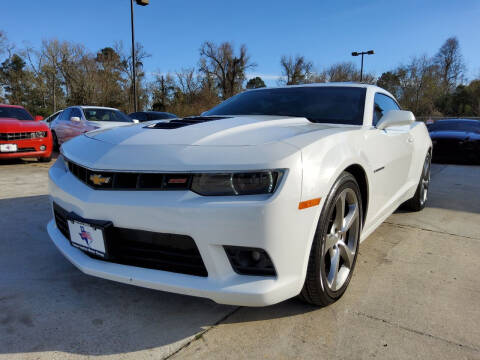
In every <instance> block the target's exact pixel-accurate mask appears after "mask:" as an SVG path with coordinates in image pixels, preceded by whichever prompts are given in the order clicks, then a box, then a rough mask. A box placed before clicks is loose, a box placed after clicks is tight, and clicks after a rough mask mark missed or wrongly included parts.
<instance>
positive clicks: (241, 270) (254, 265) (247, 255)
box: [224, 246, 276, 276]
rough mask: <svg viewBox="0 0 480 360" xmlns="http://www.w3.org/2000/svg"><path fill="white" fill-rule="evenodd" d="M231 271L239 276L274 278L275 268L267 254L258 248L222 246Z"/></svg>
mask: <svg viewBox="0 0 480 360" xmlns="http://www.w3.org/2000/svg"><path fill="white" fill-rule="evenodd" d="M224 249H225V252H226V253H227V256H228V259H229V260H230V264H231V265H232V268H233V270H234V271H235V272H236V273H238V274H241V275H260V276H275V275H276V272H275V268H274V267H273V263H272V260H271V259H270V256H268V254H267V252H266V251H265V250H263V249H259V248H250V247H243V246H224Z"/></svg>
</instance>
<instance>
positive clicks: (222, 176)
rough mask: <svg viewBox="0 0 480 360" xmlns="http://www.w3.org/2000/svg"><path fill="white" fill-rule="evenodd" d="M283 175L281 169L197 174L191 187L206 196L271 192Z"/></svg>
mask: <svg viewBox="0 0 480 360" xmlns="http://www.w3.org/2000/svg"><path fill="white" fill-rule="evenodd" d="M282 175H283V171H281V170H265V171H256V172H238V173H237V172H233V173H216V174H215V173H213V174H210V173H205V174H195V175H193V180H192V186H191V189H192V191H193V192H196V193H197V194H200V195H206V196H222V195H224V196H230V195H258V194H271V193H273V192H274V191H275V189H276V187H277V184H278V183H279V182H280V179H281V177H282Z"/></svg>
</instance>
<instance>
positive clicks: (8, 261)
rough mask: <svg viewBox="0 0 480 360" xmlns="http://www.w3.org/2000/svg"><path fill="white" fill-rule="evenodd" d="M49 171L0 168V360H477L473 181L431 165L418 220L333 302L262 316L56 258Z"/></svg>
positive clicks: (394, 227)
mask: <svg viewBox="0 0 480 360" xmlns="http://www.w3.org/2000/svg"><path fill="white" fill-rule="evenodd" d="M50 165H51V164H38V163H36V162H35V161H28V162H27V161H24V162H22V161H19V162H8V163H1V164H0V239H1V240H0V359H80V358H90V357H95V358H97V357H101V358H122V359H166V358H172V359H183V358H187V359H191V358H193V359H230V358H232V359H237V358H238V359H260V358H261V359H332V358H339V359H346V358H349V359H364V358H379V359H480V305H479V304H480V301H479V297H480V277H479V272H480V271H479V270H480V266H479V261H480V167H478V166H477V167H475V166H454V165H434V166H433V169H432V171H433V177H432V183H431V188H430V202H429V204H428V208H426V209H425V210H423V211H422V212H420V213H405V212H401V211H398V212H396V213H395V214H394V215H392V216H391V217H390V218H389V219H388V220H387V221H386V222H385V223H384V224H383V225H382V226H381V227H380V228H379V229H378V230H377V231H375V232H374V233H373V234H372V235H371V236H370V237H369V238H368V239H367V240H366V241H364V242H363V243H362V245H361V247H360V255H359V259H358V263H357V267H356V270H355V274H354V277H353V280H352V282H351V284H350V287H349V289H348V291H347V293H346V294H345V296H344V297H343V298H342V299H340V301H339V302H337V303H335V304H333V305H332V306H329V307H326V308H322V309H317V308H314V307H311V306H308V305H305V304H303V303H301V302H299V301H298V300H296V299H292V300H288V301H285V302H283V303H281V304H278V305H275V306H270V307H266V308H244V307H232V306H223V305H218V304H215V303H213V302H212V301H210V300H205V299H199V298H193V297H188V296H182V295H176V294H169V293H164V292H158V291H153V290H148V289H142V288H138V287H133V286H128V285H123V284H117V283H113V282H110V281H107V280H102V279H96V278H93V277H89V276H87V275H84V274H82V273H81V272H80V271H78V270H77V269H76V268H75V267H74V266H73V265H71V264H70V263H69V262H68V261H67V260H66V259H65V258H64V257H63V256H62V255H61V254H60V252H58V251H57V249H56V248H55V246H54V245H53V243H52V242H51V241H50V239H49V238H48V236H47V233H46V230H45V226H46V223H47V221H48V220H49V219H50V217H51V211H50V208H49V201H48V195H47V194H48V189H47V171H48V167H49V166H50Z"/></svg>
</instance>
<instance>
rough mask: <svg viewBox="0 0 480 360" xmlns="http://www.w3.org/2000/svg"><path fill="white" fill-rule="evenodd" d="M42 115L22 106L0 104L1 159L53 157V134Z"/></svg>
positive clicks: (40, 159) (47, 158) (46, 160)
mask: <svg viewBox="0 0 480 360" xmlns="http://www.w3.org/2000/svg"><path fill="white" fill-rule="evenodd" d="M41 120H43V118H42V117H41V116H36V117H35V119H34V118H33V116H32V115H31V114H30V113H29V112H28V111H27V110H25V109H24V108H23V107H22V106H16V105H2V104H0V159H10V158H37V159H38V160H39V161H45V162H48V161H50V159H51V158H52V147H53V144H52V134H51V133H50V129H49V128H48V126H47V125H46V124H45V123H43V122H42V121H41Z"/></svg>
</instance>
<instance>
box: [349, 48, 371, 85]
mask: <svg viewBox="0 0 480 360" xmlns="http://www.w3.org/2000/svg"><path fill="white" fill-rule="evenodd" d="M373 54H375V52H374V51H373V50H368V51H361V52H356V51H354V52H352V56H359V55H362V65H361V67H360V82H362V81H363V55H373Z"/></svg>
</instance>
